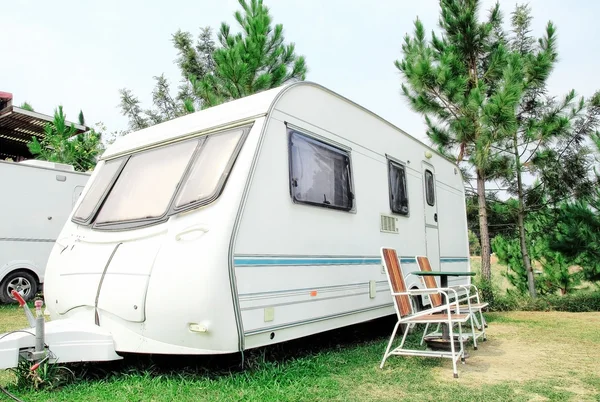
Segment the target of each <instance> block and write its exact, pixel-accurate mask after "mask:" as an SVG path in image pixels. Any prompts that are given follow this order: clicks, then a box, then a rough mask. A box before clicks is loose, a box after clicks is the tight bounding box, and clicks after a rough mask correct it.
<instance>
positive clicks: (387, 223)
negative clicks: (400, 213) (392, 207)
mask: <svg viewBox="0 0 600 402" xmlns="http://www.w3.org/2000/svg"><path fill="white" fill-rule="evenodd" d="M397 222H398V218H396V217H395V216H389V215H383V214H382V215H381V227H380V230H381V231H382V232H384V233H398V227H397V226H396V223H397Z"/></svg>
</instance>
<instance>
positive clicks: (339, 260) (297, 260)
mask: <svg viewBox="0 0 600 402" xmlns="http://www.w3.org/2000/svg"><path fill="white" fill-rule="evenodd" d="M467 261H469V259H468V258H467V257H442V258H440V262H442V263H459V262H467ZM400 263H401V264H416V260H415V258H414V257H406V256H403V257H400ZM234 264H235V265H236V266H238V267H256V266H314V265H381V258H374V257H372V258H371V257H360V258H356V257H304V258H303V257H235V258H234Z"/></svg>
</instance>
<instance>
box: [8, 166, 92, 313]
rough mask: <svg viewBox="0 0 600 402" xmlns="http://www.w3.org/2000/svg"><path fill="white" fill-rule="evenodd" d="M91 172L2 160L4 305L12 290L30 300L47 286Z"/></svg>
mask: <svg viewBox="0 0 600 402" xmlns="http://www.w3.org/2000/svg"><path fill="white" fill-rule="evenodd" d="M89 177H90V174H89V173H79V172H75V171H74V169H73V167H72V166H70V165H64V164H60V163H52V162H46V161H39V160H27V161H23V162H20V163H12V162H5V161H0V189H2V192H1V193H0V301H1V302H3V303H9V302H13V301H14V299H13V297H12V295H11V291H12V290H17V291H18V292H19V293H20V294H21V295H22V296H23V297H24V298H25V299H26V300H30V299H31V298H33V297H34V296H35V294H36V292H37V291H38V290H40V287H41V285H42V284H43V282H44V270H45V268H46V262H47V261H48V256H49V255H50V251H52V247H53V245H54V242H55V241H56V238H57V236H58V234H59V233H60V231H61V230H62V228H63V226H64V225H65V222H66V221H67V219H68V218H69V215H70V214H71V211H72V209H73V206H74V205H75V202H77V199H78V198H79V195H80V194H81V191H82V190H83V188H84V186H85V184H86V182H87V181H88V179H89Z"/></svg>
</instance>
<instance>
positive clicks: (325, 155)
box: [288, 129, 354, 211]
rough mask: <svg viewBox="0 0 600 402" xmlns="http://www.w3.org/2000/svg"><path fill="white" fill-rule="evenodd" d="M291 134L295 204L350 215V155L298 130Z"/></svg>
mask: <svg viewBox="0 0 600 402" xmlns="http://www.w3.org/2000/svg"><path fill="white" fill-rule="evenodd" d="M288 132H289V136H290V137H289V146H290V148H289V152H290V192H291V195H292V199H293V200H294V202H297V203H303V204H311V205H318V206H322V207H326V208H335V209H341V210H345V211H350V210H351V209H352V207H353V205H354V195H353V193H352V180H351V176H350V175H351V173H350V154H349V153H348V152H347V151H345V150H343V149H340V148H337V147H334V146H332V145H329V144H326V143H325V142H322V141H319V140H316V139H314V138H310V137H308V136H306V135H303V134H300V133H298V132H296V131H294V130H291V129H288Z"/></svg>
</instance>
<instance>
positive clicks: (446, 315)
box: [379, 247, 470, 378]
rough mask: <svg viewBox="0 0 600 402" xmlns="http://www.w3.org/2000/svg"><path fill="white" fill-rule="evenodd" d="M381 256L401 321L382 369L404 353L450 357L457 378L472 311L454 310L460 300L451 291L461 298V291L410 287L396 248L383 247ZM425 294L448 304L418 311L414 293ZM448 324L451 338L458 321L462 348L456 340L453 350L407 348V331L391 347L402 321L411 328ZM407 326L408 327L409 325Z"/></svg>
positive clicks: (451, 345) (408, 354)
mask: <svg viewBox="0 0 600 402" xmlns="http://www.w3.org/2000/svg"><path fill="white" fill-rule="evenodd" d="M381 259H382V261H383V266H384V268H385V272H386V274H387V279H388V284H389V285H390V289H391V292H392V298H393V300H394V307H395V309H396V314H397V316H398V322H397V323H396V326H395V327H394V331H393V332H392V336H391V338H390V341H389V342H388V345H387V348H386V350H385V354H384V355H383V360H382V361H381V365H380V366H379V367H380V368H383V366H384V364H385V361H386V360H387V358H388V357H389V356H391V355H403V356H425V357H441V358H450V359H451V360H452V370H453V372H454V378H458V370H457V368H456V363H457V362H458V359H461V361H462V363H463V364H464V362H465V358H464V346H463V335H462V324H464V323H465V322H467V320H468V319H469V317H470V314H457V313H454V312H453V311H458V310H459V305H458V301H456V302H454V303H450V302H449V300H450V299H449V297H448V293H454V296H455V299H457V300H458V294H457V292H456V291H455V290H452V289H450V290H442V289H416V290H407V289H406V284H405V282H404V277H403V275H402V270H401V269H400V261H399V260H398V255H397V253H396V250H394V249H390V248H385V247H382V248H381ZM424 294H429V295H438V296H440V297H441V296H444V298H445V300H446V303H445V304H441V305H439V306H438V307H434V308H430V309H427V310H423V311H419V312H415V311H414V309H413V306H412V303H411V302H410V297H411V296H420V295H424ZM438 323H440V324H441V323H444V324H447V325H448V327H449V330H450V339H454V332H453V331H454V329H453V327H454V325H455V324H458V334H459V336H458V339H459V344H460V348H459V350H458V351H457V350H456V347H455V345H454V342H450V351H432V350H417V349H406V348H404V343H405V341H406V335H407V334H408V330H406V331H404V335H403V336H402V341H401V342H400V345H399V346H398V347H396V348H394V349H392V343H393V341H394V338H395V336H396V332H397V331H398V328H399V326H400V324H406V325H407V326H408V327H410V326H411V325H414V324H438ZM407 329H408V328H407Z"/></svg>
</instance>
